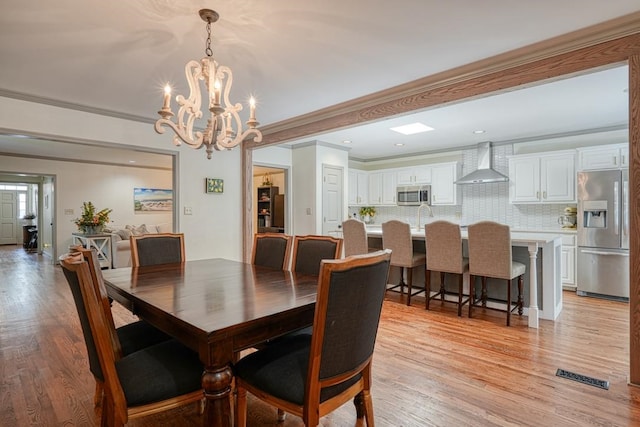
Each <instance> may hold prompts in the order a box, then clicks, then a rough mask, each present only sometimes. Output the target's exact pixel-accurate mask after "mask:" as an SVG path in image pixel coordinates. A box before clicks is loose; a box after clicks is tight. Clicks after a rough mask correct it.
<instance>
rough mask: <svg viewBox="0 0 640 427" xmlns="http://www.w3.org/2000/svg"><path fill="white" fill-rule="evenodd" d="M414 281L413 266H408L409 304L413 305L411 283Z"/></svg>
mask: <svg viewBox="0 0 640 427" xmlns="http://www.w3.org/2000/svg"><path fill="white" fill-rule="evenodd" d="M412 283H413V268H411V267H407V289H409V292H408V293H407V305H411V284H412Z"/></svg>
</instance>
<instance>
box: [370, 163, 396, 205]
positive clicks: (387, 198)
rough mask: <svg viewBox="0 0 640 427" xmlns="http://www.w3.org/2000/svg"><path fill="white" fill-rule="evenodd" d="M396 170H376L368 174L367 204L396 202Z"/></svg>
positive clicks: (392, 203)
mask: <svg viewBox="0 0 640 427" xmlns="http://www.w3.org/2000/svg"><path fill="white" fill-rule="evenodd" d="M396 185H397V184H396V171H395V170H388V171H378V172H371V173H370V174H369V204H371V205H395V204H396Z"/></svg>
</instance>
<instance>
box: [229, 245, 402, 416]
mask: <svg viewBox="0 0 640 427" xmlns="http://www.w3.org/2000/svg"><path fill="white" fill-rule="evenodd" d="M390 257H391V251H389V250H383V251H378V252H372V253H370V254H365V255H356V256H351V257H348V258H345V259H339V260H324V261H322V265H321V268H320V276H319V278H318V293H317V300H316V308H315V315H314V320H313V333H312V334H311V335H297V336H293V337H291V338H290V339H287V340H281V341H279V342H278V343H277V344H273V345H270V346H268V347H266V348H264V349H263V350H258V351H256V352H254V353H251V354H249V355H248V356H245V357H244V358H242V359H240V361H239V362H238V363H237V364H236V365H235V373H236V376H235V380H236V392H237V393H236V396H237V397H236V418H235V419H236V422H237V424H236V425H237V426H239V427H244V426H246V423H247V418H246V412H247V391H249V392H250V393H251V394H253V395H254V396H256V397H257V398H258V399H260V400H263V401H264V402H266V403H269V404H271V405H274V406H276V407H277V408H282V409H283V410H285V411H287V412H289V413H292V414H295V415H297V416H300V417H302V419H303V421H304V424H305V426H317V425H318V423H319V419H320V417H323V416H325V415H326V414H328V413H330V412H332V411H333V410H335V409H337V408H338V407H340V406H342V405H343V404H345V403H346V402H348V401H349V400H351V399H352V398H354V397H355V399H354V402H356V409H357V416H358V418H362V417H364V418H365V420H366V423H367V425H368V426H373V425H374V419H373V402H372V399H371V360H372V357H373V350H374V346H375V341H376V335H377V331H378V324H379V321H380V312H381V309H382V302H383V301H384V295H385V290H386V285H387V279H388V274H389V265H390Z"/></svg>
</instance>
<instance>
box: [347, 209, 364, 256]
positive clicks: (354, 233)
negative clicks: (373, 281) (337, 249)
mask: <svg viewBox="0 0 640 427" xmlns="http://www.w3.org/2000/svg"><path fill="white" fill-rule="evenodd" d="M342 235H343V236H344V256H345V257H348V256H351V255H361V254H366V253H368V252H369V241H368V239H367V229H366V227H365V225H364V222H362V221H359V220H357V219H354V218H350V219H348V220H346V221H344V222H343V223H342Z"/></svg>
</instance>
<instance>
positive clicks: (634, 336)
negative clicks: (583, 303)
mask: <svg viewBox="0 0 640 427" xmlns="http://www.w3.org/2000/svg"><path fill="white" fill-rule="evenodd" d="M629 219H630V224H629V233H630V239H629V246H630V247H629V262H630V265H629V272H630V280H629V288H630V289H629V340H630V342H629V382H630V383H631V384H633V385H636V386H640V238H639V237H640V234H639V233H640V55H633V56H631V57H630V58H629Z"/></svg>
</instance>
